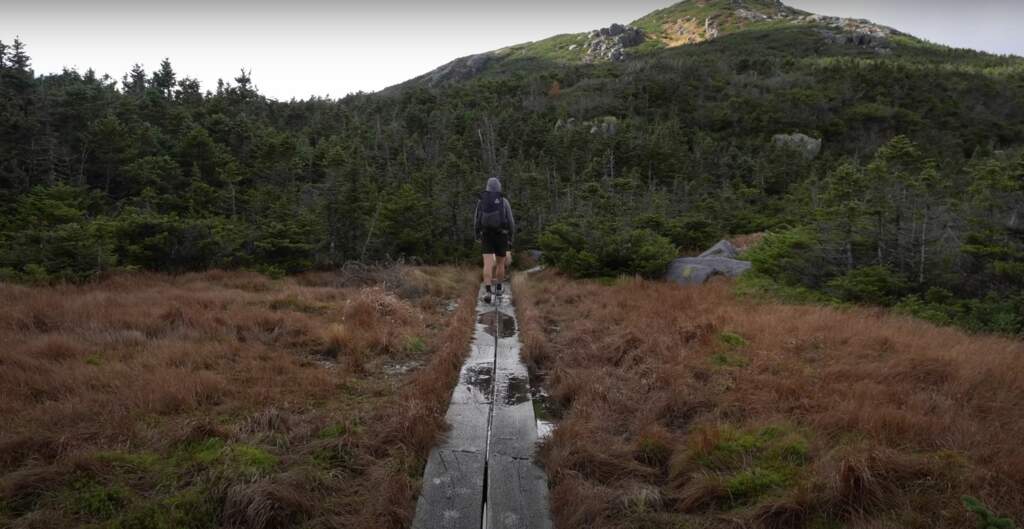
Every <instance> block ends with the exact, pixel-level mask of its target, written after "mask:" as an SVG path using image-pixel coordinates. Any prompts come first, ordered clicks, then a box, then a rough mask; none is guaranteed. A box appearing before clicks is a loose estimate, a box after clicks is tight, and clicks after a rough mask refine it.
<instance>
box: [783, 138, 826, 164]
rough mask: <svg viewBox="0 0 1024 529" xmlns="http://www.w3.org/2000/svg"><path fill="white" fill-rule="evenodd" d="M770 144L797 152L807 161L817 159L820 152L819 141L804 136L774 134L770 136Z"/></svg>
mask: <svg viewBox="0 0 1024 529" xmlns="http://www.w3.org/2000/svg"><path fill="white" fill-rule="evenodd" d="M772 143H774V144H775V145H777V146H779V147H785V148H789V149H793V150H795V151H798V152H799V153H800V154H802V155H804V157H805V158H807V159H808V160H813V159H815V158H817V157H818V153H820V152H821V140H819V139H815V138H812V137H810V136H808V135H806V134H800V133H799V132H798V133H796V134H776V135H775V136H772Z"/></svg>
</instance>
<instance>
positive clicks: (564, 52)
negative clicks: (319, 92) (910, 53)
mask: <svg viewBox="0 0 1024 529" xmlns="http://www.w3.org/2000/svg"><path fill="white" fill-rule="evenodd" d="M793 28H798V29H803V30H806V31H811V32H813V33H814V35H815V36H816V37H817V38H818V39H819V40H820V42H821V44H823V45H826V44H835V45H841V46H852V47H856V48H859V49H861V50H866V51H869V52H872V53H878V54H886V53H891V52H892V51H893V49H894V48H895V47H896V46H897V41H898V40H900V39H902V41H903V42H905V43H921V41H918V40H917V39H914V38H912V37H910V36H909V35H906V34H904V33H901V32H899V31H897V30H895V29H893V28H890V27H887V26H883V25H880V24H875V23H873V22H871V21H869V20H863V19H852V18H841V17H835V16H827V15H819V14H814V13H809V12H807V11H802V10H800V9H796V8H793V7H790V6H787V5H785V4H784V3H782V2H781V1H778V0H684V1H683V2H679V3H677V4H674V5H672V6H669V7H666V8H664V9H659V10H657V11H654V12H652V13H650V14H648V15H646V16H644V17H641V18H639V19H637V20H635V21H633V22H631V23H630V24H628V25H623V24H617V23H616V24H611V25H610V26H607V27H604V28H598V29H594V30H592V31H589V32H584V33H570V34H563V35H556V36H554V37H550V38H547V39H544V40H540V41H537V42H528V43H524V44H519V45H514V46H509V47H507V48H502V49H499V50H494V51H490V52H486V53H481V54H477V55H470V56H468V57H462V58H460V59H456V60H454V61H452V62H450V63H448V64H445V65H444V66H442V67H440V68H438V69H436V70H433V71H431V72H429V73H427V74H425V75H423V76H420V77H417V78H416V79H413V80H412V81H411V82H413V83H419V82H423V83H426V84H427V85H428V86H437V85H439V84H444V83H447V82H453V81H456V82H457V81H464V80H467V79H470V78H472V77H476V76H477V75H480V74H483V73H485V72H488V71H491V70H496V69H500V68H495V66H496V65H497V64H498V63H502V62H505V61H509V60H516V59H520V60H539V61H549V62H553V63H556V64H580V63H601V62H623V61H628V60H630V59H631V58H635V57H640V56H643V55H645V54H650V53H655V52H657V51H659V50H664V49H668V48H676V47H680V46H687V45H694V44H701V43H706V42H709V41H713V40H716V39H719V38H722V37H725V36H728V35H733V34H736V33H741V32H747V31H770V30H776V29H780V30H781V29H793Z"/></svg>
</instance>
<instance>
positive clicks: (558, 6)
mask: <svg viewBox="0 0 1024 529" xmlns="http://www.w3.org/2000/svg"><path fill="white" fill-rule="evenodd" d="M4 3H12V2H11V1H10V0H4ZM671 3H672V0H630V1H622V0H501V1H495V0H455V1H448V0H433V1H430V0H416V1H410V0H376V1H372V2H367V1H362V2H353V1H346V0H334V1H330V0H289V1H280V0H205V1H200V0H179V1H173V0H172V1H165V0H164V1H159V2H154V1H151V0H25V1H22V2H19V3H18V5H5V6H3V7H0V40H2V41H4V42H6V43H9V42H10V41H12V40H13V39H14V37H15V36H16V35H19V36H20V37H21V39H22V40H23V41H25V42H26V43H27V45H28V51H29V54H30V55H31V56H32V58H33V66H34V68H35V70H36V72H37V73H43V72H56V71H60V70H61V68H63V67H65V66H66V67H75V68H77V69H79V70H80V71H84V70H85V69H87V68H89V67H92V68H94V69H95V70H96V71H97V72H98V73H100V74H103V73H109V74H110V75H112V76H114V77H116V78H118V79H120V78H121V76H122V75H123V74H124V73H125V72H127V71H128V70H129V69H130V68H131V66H132V64H134V63H136V62H138V63H142V64H143V65H144V66H145V67H146V69H147V71H153V70H155V69H156V68H157V67H158V65H159V63H160V60H161V59H162V58H164V57H169V58H170V59H171V63H172V64H173V65H174V69H175V70H176V71H177V72H178V74H179V77H180V76H182V75H189V76H191V77H195V78H197V79H199V80H200V81H201V82H202V84H203V87H204V88H214V87H215V86H216V82H217V79H218V78H224V79H225V80H230V79H231V78H233V77H235V76H236V75H237V73H238V70H239V68H242V67H244V68H246V69H251V70H252V76H253V79H254V81H255V84H256V86H257V87H258V88H259V89H260V91H261V92H262V93H264V94H266V95H268V96H269V97H273V98H277V99H289V98H292V97H296V98H305V97H309V96H310V95H319V96H327V95H330V96H334V97H338V96H344V95H345V94H347V93H350V92H356V91H360V90H362V91H374V90H379V89H381V88H384V87H387V86H390V85H392V84H395V83H399V82H401V81H404V80H406V79H409V78H411V77H415V76H417V75H419V74H421V73H424V72H426V71H429V70H432V69H433V68H435V67H437V66H439V65H441V64H443V63H445V62H448V61H450V60H452V59H454V58H456V57H461V56H464V55H469V54H472V53H478V52H482V51H487V50H492V49H496V48H500V47H503V46H506V45H510V44H516V43H520V42H525V41H531V40H539V39H542V38H545V37H548V36H551V35H554V34H558V33H571V32H579V31H587V30H590V29H593V28H597V27H602V26H606V25H608V24H610V23H612V22H623V23H625V22H629V21H631V20H634V19H636V18H639V17H640V16H642V15H644V14H646V13H648V12H650V11H652V10H654V9H658V8H661V7H665V6H667V5H670V4H671ZM787 3H788V4H790V5H792V6H794V7H798V8H801V9H804V10H807V11H813V12H816V13H823V14H829V15H842V16H852V17H858V18H870V19H872V20H874V21H876V22H879V23H883V24H886V25H890V26H894V27H896V28H898V29H900V30H903V31H906V32H908V33H912V34H915V35H917V36H920V37H923V38H926V39H928V40H931V41H934V42H939V43H942V44H948V45H952V46H957V47H968V48H975V49H981V50H986V51H991V52H995V53H1013V54H1017V55H1024V36H1022V35H1024V33H1022V32H1021V29H1020V27H1021V26H1020V21H1021V20H1024V0H974V1H969V0H861V1H841V0H788V1H787Z"/></svg>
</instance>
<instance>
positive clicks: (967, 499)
mask: <svg viewBox="0 0 1024 529" xmlns="http://www.w3.org/2000/svg"><path fill="white" fill-rule="evenodd" d="M960 500H961V501H963V502H964V507H966V508H967V510H968V511H971V512H973V513H974V514H976V515H978V529H1016V525H1014V523H1013V520H1011V519H1009V518H1004V517H1000V516H996V515H995V514H994V513H993V512H992V511H991V510H989V508H988V507H986V506H985V504H983V503H981V501H979V500H978V499H977V498H972V497H971V496H964V497H962V498H960Z"/></svg>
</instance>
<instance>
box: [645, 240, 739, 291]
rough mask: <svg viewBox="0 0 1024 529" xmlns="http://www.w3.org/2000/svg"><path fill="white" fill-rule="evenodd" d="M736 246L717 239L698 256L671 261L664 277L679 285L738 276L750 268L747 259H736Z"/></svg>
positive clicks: (698, 283) (696, 283) (697, 283)
mask: <svg viewBox="0 0 1024 529" xmlns="http://www.w3.org/2000/svg"><path fill="white" fill-rule="evenodd" d="M737 256H738V252H737V250H736V247H735V246H733V245H732V243H730V242H729V241H719V242H718V244H715V245H714V246H712V247H711V248H709V249H708V251H706V252H704V253H702V254H701V255H700V256H699V257H682V258H679V259H676V260H674V261H672V262H671V263H670V264H669V267H668V273H667V274H665V279H667V280H669V281H672V282H675V283H679V284H681V285H700V284H703V283H705V282H706V281H707V280H709V279H711V278H712V277H714V276H719V275H721V276H727V277H738V276H740V275H742V274H743V273H744V272H746V271H747V270H750V268H751V266H752V265H751V264H750V262H749V261H741V260H739V259H737V258H736V257H737Z"/></svg>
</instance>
